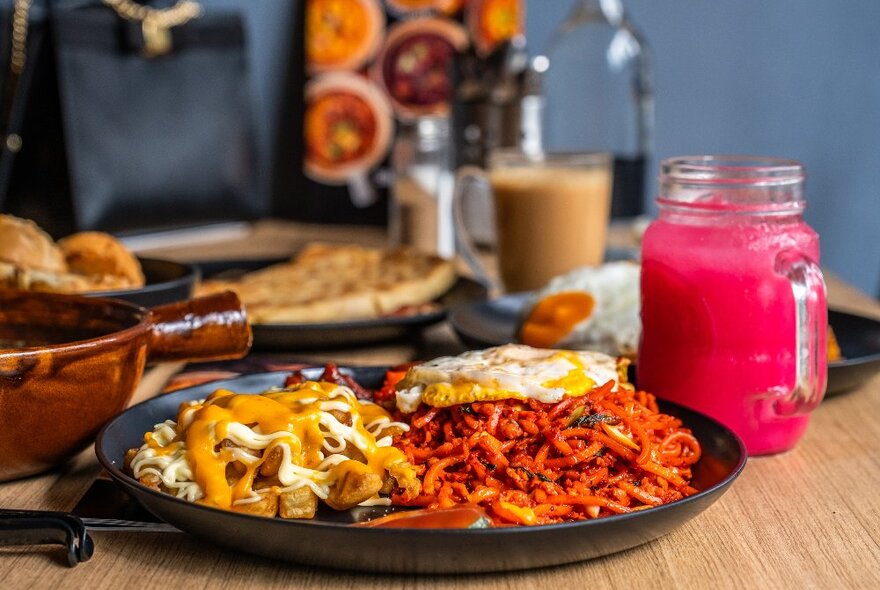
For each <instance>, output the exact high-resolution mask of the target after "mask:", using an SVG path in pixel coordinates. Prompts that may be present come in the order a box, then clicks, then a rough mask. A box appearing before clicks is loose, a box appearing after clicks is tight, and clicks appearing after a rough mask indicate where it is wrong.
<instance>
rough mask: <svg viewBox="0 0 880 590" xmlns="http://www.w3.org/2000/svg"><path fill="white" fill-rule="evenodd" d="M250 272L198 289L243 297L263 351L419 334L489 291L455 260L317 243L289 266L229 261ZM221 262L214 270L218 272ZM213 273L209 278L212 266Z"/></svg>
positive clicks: (225, 276)
mask: <svg viewBox="0 0 880 590" xmlns="http://www.w3.org/2000/svg"><path fill="white" fill-rule="evenodd" d="M226 264H228V267H229V268H236V267H241V268H242V269H243V270H245V272H243V273H238V274H237V275H236V276H232V277H230V276H229V275H228V274H227V273H222V274H221V275H215V276H214V278H209V279H207V280H205V281H204V282H202V283H201V284H200V285H199V286H198V288H197V289H196V292H197V293H198V294H207V293H212V292H216V291H225V290H232V291H235V292H236V293H238V295H239V297H240V298H241V300H242V301H243V302H244V304H245V306H246V307H247V310H248V317H249V319H250V321H251V324H252V325H253V331H254V346H256V347H258V348H263V349H265V348H285V349H288V350H289V349H303V348H316V347H342V346H351V345H358V344H365V343H370V342H377V341H382V340H392V339H395V338H403V337H408V336H413V335H415V334H418V333H419V332H420V331H421V330H422V329H424V328H425V327H427V326H430V325H432V324H436V323H438V322H441V321H443V320H444V319H445V318H446V313H447V311H448V309H449V308H450V307H451V306H454V305H460V304H464V303H470V302H473V301H480V300H483V299H485V298H486V289H485V287H483V286H482V285H480V284H479V283H477V282H475V281H472V280H470V279H466V278H464V277H460V276H459V275H458V274H457V273H456V271H455V267H454V265H453V263H452V262H450V261H448V260H444V259H442V258H439V257H437V256H432V255H428V254H422V253H420V252H418V251H416V250H414V249H411V248H369V247H365V246H357V245H352V244H325V243H311V244H308V245H306V246H305V247H304V248H303V249H302V250H301V251H300V252H299V253H298V254H297V255H296V256H294V257H293V258H292V259H290V260H287V261H280V262H278V261H274V263H269V262H267V265H266V266H265V267H262V268H255V267H256V266H257V265H259V263H256V264H255V263H253V262H250V261H249V262H243V263H237V262H229V263H226ZM220 268H221V267H220V265H218V264H217V263H214V264H212V265H211V267H210V270H211V271H212V272H216V271H217V270H219V269H220ZM205 274H206V275H208V274H209V273H208V271H207V267H206V272H205Z"/></svg>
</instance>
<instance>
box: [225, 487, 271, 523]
mask: <svg viewBox="0 0 880 590" xmlns="http://www.w3.org/2000/svg"><path fill="white" fill-rule="evenodd" d="M232 509H233V510H235V511H236V512H244V513H246V514H253V515H255V516H265V517H267V518H273V517H274V516H275V515H276V514H277V513H278V495H277V494H275V493H272V492H269V493H265V494H260V499H259V500H257V501H256V502H248V503H246V504H233V505H232Z"/></svg>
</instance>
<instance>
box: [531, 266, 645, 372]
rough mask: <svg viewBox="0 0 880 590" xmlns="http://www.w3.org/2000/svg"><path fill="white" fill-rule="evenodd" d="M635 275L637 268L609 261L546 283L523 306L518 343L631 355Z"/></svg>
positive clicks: (635, 334) (637, 327) (637, 330)
mask: <svg viewBox="0 0 880 590" xmlns="http://www.w3.org/2000/svg"><path fill="white" fill-rule="evenodd" d="M639 274H640V267H639V265H638V264H634V263H632V262H610V263H607V264H603V265H602V266H597V267H583V268H578V269H576V270H573V271H571V272H570V273H568V274H565V275H560V276H558V277H556V278H554V279H552V280H551V281H550V282H549V283H548V284H547V286H546V287H544V288H543V289H541V290H539V291H538V292H537V293H536V294H535V296H534V297H532V298H531V299H529V300H528V301H527V303H526V305H525V306H524V309H523V314H522V324H521V325H520V327H519V331H518V336H519V340H520V342H522V343H523V344H528V345H530V346H537V347H559V348H576V349H590V350H598V351H601V352H604V353H606V354H610V355H615V356H618V355H621V356H626V357H629V358H633V357H635V354H636V351H637V349H638V345H639V336H640V334H641V321H640V319H639Z"/></svg>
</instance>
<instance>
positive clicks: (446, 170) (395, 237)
mask: <svg viewBox="0 0 880 590" xmlns="http://www.w3.org/2000/svg"><path fill="white" fill-rule="evenodd" d="M449 127H450V125H449V119H448V117H444V116H423V117H419V118H417V119H415V120H413V121H407V122H401V123H400V124H399V125H398V128H397V136H396V137H395V143H394V149H393V151H392V154H391V165H392V169H393V172H392V173H393V180H392V184H391V199H390V209H389V214H388V236H389V241H390V243H391V245H394V246H402V245H406V246H414V247H416V248H418V249H419V250H422V251H423V252H427V253H430V254H437V255H439V256H442V257H443V258H451V257H452V256H454V255H455V232H454V229H453V225H452V189H453V185H454V182H455V179H454V174H453V171H452V151H451V144H450V133H449V131H450V129H449Z"/></svg>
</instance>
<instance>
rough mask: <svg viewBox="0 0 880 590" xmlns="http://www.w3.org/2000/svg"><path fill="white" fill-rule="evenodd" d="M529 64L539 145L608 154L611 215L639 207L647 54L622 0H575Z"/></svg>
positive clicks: (648, 94)
mask: <svg viewBox="0 0 880 590" xmlns="http://www.w3.org/2000/svg"><path fill="white" fill-rule="evenodd" d="M532 67H533V69H534V70H536V71H537V72H539V73H540V74H541V78H542V88H543V95H544V116H543V127H544V129H543V135H544V138H543V141H544V149H546V150H547V151H586V150H591V151H597V150H598V151H605V152H610V153H613V154H614V155H615V165H614V189H613V191H614V192H613V197H612V206H611V216H612V217H634V216H636V215H640V214H641V213H643V212H644V191H645V168H646V165H647V160H648V157H649V154H650V151H651V142H652V134H653V125H654V102H653V100H654V99H653V82H652V71H651V58H650V53H649V48H648V45H647V43H646V42H645V39H644V37H643V36H642V34H641V33H640V32H639V31H638V29H636V27H635V26H634V25H633V24H632V22H631V21H630V20H629V18H628V17H627V14H626V12H625V10H624V7H623V3H622V2H621V0H578V2H577V3H576V4H575V7H574V10H573V11H572V13H571V14H570V15H569V17H568V19H566V20H565V22H563V23H562V25H561V26H560V28H559V29H558V31H557V32H556V34H555V35H554V36H553V37H552V38H551V40H550V42H549V44H548V46H547V48H546V50H545V51H544V52H543V55H540V56H538V57H536V58H535V60H534V61H533V66H532Z"/></svg>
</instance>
